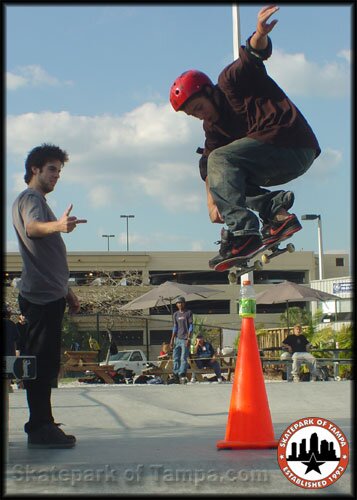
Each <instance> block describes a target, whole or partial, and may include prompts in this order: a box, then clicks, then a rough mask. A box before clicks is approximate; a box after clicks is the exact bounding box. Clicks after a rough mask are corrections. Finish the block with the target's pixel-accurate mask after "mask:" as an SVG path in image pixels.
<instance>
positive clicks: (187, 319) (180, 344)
mask: <svg viewBox="0 0 357 500" xmlns="http://www.w3.org/2000/svg"><path fill="white" fill-rule="evenodd" d="M176 307H177V309H178V311H176V312H175V313H174V316H173V320H174V325H173V329H172V336H171V341H170V348H171V349H173V354H172V357H173V365H174V366H173V374H174V376H173V383H176V384H178V383H180V381H181V382H182V383H184V382H185V380H186V370H187V359H188V357H189V355H190V342H191V334H192V330H193V317H192V312H191V311H190V310H189V309H187V310H186V300H185V299H184V297H178V299H177V300H176Z"/></svg>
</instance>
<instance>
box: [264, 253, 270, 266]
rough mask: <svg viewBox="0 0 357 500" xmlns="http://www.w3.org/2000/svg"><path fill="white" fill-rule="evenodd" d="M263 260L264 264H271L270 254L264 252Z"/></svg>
mask: <svg viewBox="0 0 357 500" xmlns="http://www.w3.org/2000/svg"><path fill="white" fill-rule="evenodd" d="M262 262H263V264H269V262H270V257H269V255H267V254H266V253H263V255H262Z"/></svg>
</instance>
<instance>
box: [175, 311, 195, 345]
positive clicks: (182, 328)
mask: <svg viewBox="0 0 357 500" xmlns="http://www.w3.org/2000/svg"><path fill="white" fill-rule="evenodd" d="M173 320H174V326H173V332H174V333H175V334H176V335H177V338H178V339H184V340H187V337H188V334H189V333H190V332H191V331H192V328H193V317H192V311H190V310H189V309H185V310H184V311H176V312H175V313H174V316H173Z"/></svg>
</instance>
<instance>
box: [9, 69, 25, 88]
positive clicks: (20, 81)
mask: <svg viewBox="0 0 357 500" xmlns="http://www.w3.org/2000/svg"><path fill="white" fill-rule="evenodd" d="M27 84H28V80H27V78H25V77H24V76H21V75H15V74H14V73H10V72H7V73H6V88H7V90H17V89H19V88H20V87H25V86H26V85H27Z"/></svg>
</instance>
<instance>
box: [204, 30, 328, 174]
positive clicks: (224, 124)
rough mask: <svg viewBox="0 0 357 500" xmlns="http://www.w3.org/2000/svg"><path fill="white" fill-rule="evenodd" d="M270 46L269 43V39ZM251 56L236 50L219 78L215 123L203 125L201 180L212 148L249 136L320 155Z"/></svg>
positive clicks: (259, 61)
mask: <svg viewBox="0 0 357 500" xmlns="http://www.w3.org/2000/svg"><path fill="white" fill-rule="evenodd" d="M269 43H270V47H271V41H270V39H269ZM270 54H271V50H270V53H269V54H268V55H266V56H265V57H259V56H257V54H256V55H253V54H252V52H251V51H249V40H248V41H247V46H241V47H240V49H239V58H238V59H237V60H236V61H234V62H233V63H231V64H230V65H228V66H227V67H226V68H224V70H223V71H222V72H221V74H220V75H219V77H218V84H217V85H215V87H214V92H213V99H214V101H215V103H216V106H217V108H218V110H219V114H220V118H219V120H218V122H216V123H215V124H213V125H210V124H209V123H207V122H205V121H204V122H203V129H204V131H205V135H206V140H205V149H204V152H203V158H202V160H203V161H201V162H200V170H201V176H202V178H203V179H204V178H205V177H206V175H207V173H206V172H205V165H204V164H205V163H206V162H205V160H206V158H207V157H208V156H209V154H210V152H211V151H213V150H214V149H216V148H218V147H221V146H225V145H226V144H229V143H231V142H233V141H235V140H237V139H241V138H242V137H250V138H252V139H256V140H258V141H262V142H267V143H270V144H274V145H276V146H280V147H293V148H295V147H296V148H312V149H315V150H316V157H317V156H318V155H319V154H320V153H321V150H320V147H319V144H318V142H317V139H316V137H315V135H314V133H313V131H312V129H311V127H310V125H309V124H308V123H307V121H306V119H305V118H304V117H303V115H302V114H301V113H300V111H299V110H298V108H297V107H296V106H295V105H294V104H293V103H292V101H291V100H290V99H289V98H288V97H287V95H286V94H285V93H284V92H283V91H282V89H281V88H280V87H279V86H278V85H277V84H276V83H275V82H274V80H273V79H272V78H270V76H268V74H267V72H266V69H265V66H264V63H263V59H267V58H268V57H269V56H270Z"/></svg>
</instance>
